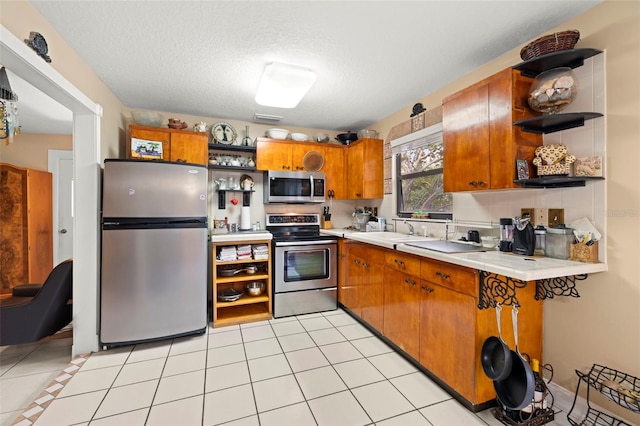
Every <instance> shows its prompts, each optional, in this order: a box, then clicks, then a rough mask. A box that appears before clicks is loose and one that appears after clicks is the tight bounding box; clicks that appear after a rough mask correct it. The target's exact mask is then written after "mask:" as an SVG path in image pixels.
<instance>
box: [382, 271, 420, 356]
mask: <svg viewBox="0 0 640 426" xmlns="http://www.w3.org/2000/svg"><path fill="white" fill-rule="evenodd" d="M384 319H385V321H384V332H383V334H384V335H385V336H386V337H387V338H389V339H390V340H391V341H393V343H395V344H396V345H397V346H398V347H400V349H402V350H403V351H405V352H406V353H407V354H409V355H411V356H412V357H413V358H414V359H416V360H418V359H419V358H420V337H421V336H420V278H418V277H416V276H413V275H409V274H406V273H404V272H400V271H397V270H394V269H392V268H385V269H384Z"/></svg>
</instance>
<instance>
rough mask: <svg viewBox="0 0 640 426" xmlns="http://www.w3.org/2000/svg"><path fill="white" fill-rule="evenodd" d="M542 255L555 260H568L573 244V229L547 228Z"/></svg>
mask: <svg viewBox="0 0 640 426" xmlns="http://www.w3.org/2000/svg"><path fill="white" fill-rule="evenodd" d="M546 240H547V241H546V247H545V251H544V254H545V256H547V257H553V258H556V259H569V256H570V254H571V244H572V243H573V240H574V237H573V229H572V228H566V227H563V226H561V227H557V228H547V238H546Z"/></svg>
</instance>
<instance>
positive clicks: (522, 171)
mask: <svg viewBox="0 0 640 426" xmlns="http://www.w3.org/2000/svg"><path fill="white" fill-rule="evenodd" d="M516 170H517V173H518V179H529V165H528V164H527V162H526V161H524V160H516Z"/></svg>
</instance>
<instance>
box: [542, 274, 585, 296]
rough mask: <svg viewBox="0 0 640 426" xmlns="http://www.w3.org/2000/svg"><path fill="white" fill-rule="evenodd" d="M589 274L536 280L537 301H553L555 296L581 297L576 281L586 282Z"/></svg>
mask: <svg viewBox="0 0 640 426" xmlns="http://www.w3.org/2000/svg"><path fill="white" fill-rule="evenodd" d="M588 276H589V275H588V274H582V275H571V276H568V277H555V278H546V279H544V280H536V300H544V299H553V298H554V297H555V296H570V297H580V294H578V290H577V289H576V281H582V280H586V279H587V277H588Z"/></svg>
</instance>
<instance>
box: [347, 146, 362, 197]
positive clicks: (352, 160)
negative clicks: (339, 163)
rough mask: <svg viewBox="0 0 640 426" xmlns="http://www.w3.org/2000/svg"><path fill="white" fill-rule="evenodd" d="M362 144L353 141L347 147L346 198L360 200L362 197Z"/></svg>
mask: <svg viewBox="0 0 640 426" xmlns="http://www.w3.org/2000/svg"><path fill="white" fill-rule="evenodd" d="M363 163H364V145H363V144H362V143H357V142H355V143H354V144H353V145H350V146H349V147H348V148H347V167H348V171H349V173H348V176H347V198H348V199H350V200H361V199H362V198H363V191H364V189H363V179H364V176H363V173H364V168H363Z"/></svg>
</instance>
